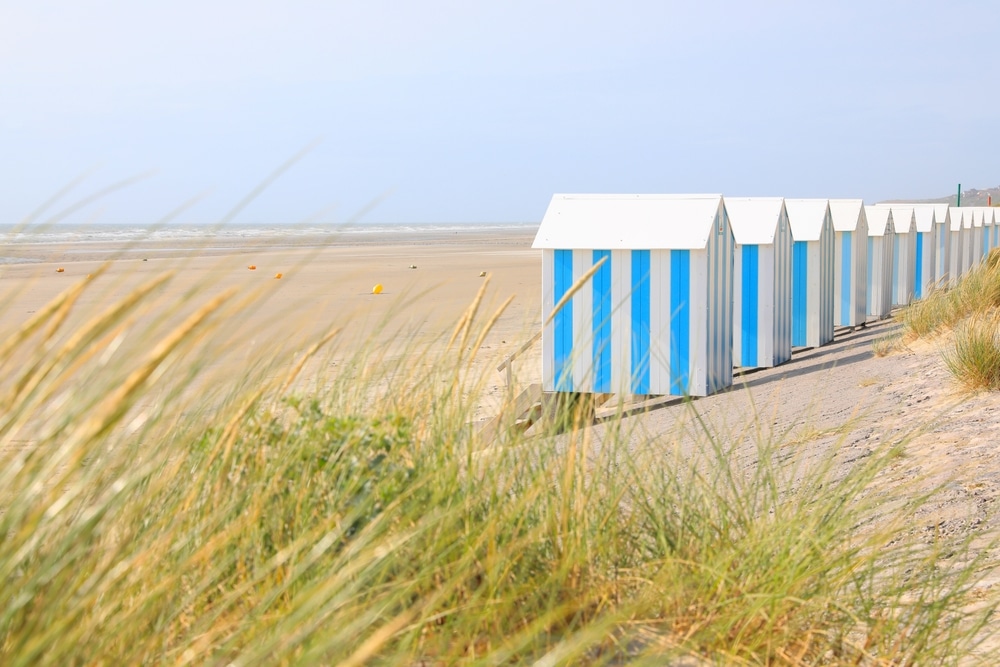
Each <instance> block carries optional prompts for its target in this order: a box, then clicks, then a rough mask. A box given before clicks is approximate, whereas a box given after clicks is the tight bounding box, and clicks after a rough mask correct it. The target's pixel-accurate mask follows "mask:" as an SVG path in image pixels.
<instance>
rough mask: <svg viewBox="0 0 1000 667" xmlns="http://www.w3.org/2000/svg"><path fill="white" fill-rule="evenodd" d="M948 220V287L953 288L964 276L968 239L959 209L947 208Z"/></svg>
mask: <svg viewBox="0 0 1000 667" xmlns="http://www.w3.org/2000/svg"><path fill="white" fill-rule="evenodd" d="M948 220H949V225H950V229H949V231H948V235H949V236H950V237H951V251H950V252H949V253H948V285H949V286H951V287H954V286H955V285H957V284H958V281H959V280H961V279H962V276H964V275H965V271H966V264H965V255H966V252H965V247H966V241H967V239H968V234H967V233H966V226H965V214H964V213H963V211H962V209H961V208H958V207H956V206H949V207H948Z"/></svg>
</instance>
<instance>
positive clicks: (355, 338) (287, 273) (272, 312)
mask: <svg viewBox="0 0 1000 667" xmlns="http://www.w3.org/2000/svg"><path fill="white" fill-rule="evenodd" d="M529 231H530V233H529ZM529 231H522V232H519V233H511V232H509V231H485V232H466V233H458V234H456V233H454V232H452V233H437V234H429V233H426V232H420V233H409V234H407V233H394V234H372V235H336V234H333V235H324V236H316V237H302V236H289V237H287V238H270V239H267V240H266V241H261V240H258V239H254V238H250V239H241V238H233V237H225V238H213V239H211V240H210V241H184V242H178V241H169V242H154V241H140V242H135V243H129V244H125V243H107V242H101V243H72V244H65V245H50V244H39V245H30V244H17V245H11V246H8V247H6V248H4V249H3V253H0V254H3V255H5V256H8V257H9V256H15V257H20V258H22V259H24V260H27V261H26V262H25V263H16V264H4V265H0V331H9V330H11V329H13V328H15V327H17V326H19V325H20V324H22V323H23V322H25V321H26V320H27V319H28V318H29V317H30V316H31V315H32V314H33V313H35V312H37V311H38V310H39V309H40V308H42V307H43V306H44V304H46V303H47V302H49V301H50V300H51V299H53V298H55V297H56V296H57V295H58V294H59V293H60V292H62V291H63V290H65V289H67V288H68V287H69V286H71V285H72V284H74V283H76V282H77V281H81V280H84V279H85V278H86V277H87V276H88V275H94V274H96V273H97V272H98V271H99V270H100V269H101V267H102V266H103V267H105V272H104V273H103V274H101V275H100V276H99V277H97V278H95V279H93V281H92V283H93V284H92V286H91V287H89V288H88V289H87V290H86V292H85V293H84V295H83V296H82V298H81V300H80V304H79V307H78V308H77V309H76V312H77V315H76V318H77V320H76V321H77V322H80V321H82V320H83V319H84V317H85V316H86V315H90V314H93V313H95V312H97V311H98V310H100V309H102V308H104V307H106V305H108V304H110V303H112V302H114V301H116V300H119V299H121V298H123V297H124V296H125V295H126V294H128V293H129V292H130V291H131V290H133V289H134V288H135V287H136V286H138V285H140V284H142V283H144V282H145V281H148V280H150V279H152V278H154V277H156V276H159V275H162V274H164V273H165V272H173V278H172V279H171V280H170V281H169V282H168V283H166V284H165V285H164V286H163V287H162V288H160V289H159V290H157V292H156V303H155V307H154V308H153V309H152V312H150V313H147V314H146V317H148V318H155V317H160V316H164V317H167V318H168V319H169V320H170V321H172V322H179V321H180V318H181V317H182V316H183V315H184V314H185V313H188V312H190V311H191V310H193V309H194V308H195V307H196V306H197V305H198V304H200V303H204V302H205V301H207V300H208V299H209V298H211V297H212V296H214V295H216V294H219V293H220V292H222V291H225V290H227V289H229V288H236V289H237V290H238V295H237V299H240V298H243V297H246V298H249V299H251V301H250V305H249V306H248V307H246V308H241V309H240V312H239V313H238V314H232V315H226V317H228V318H229V320H230V321H227V322H226V327H227V331H226V332H225V334H224V336H225V338H226V340H227V341H228V342H227V344H226V345H224V346H222V348H223V349H220V350H219V351H218V353H217V355H216V356H214V357H213V359H212V360H211V363H210V366H211V368H210V369H209V370H212V371H215V372H218V373H220V374H223V375H232V374H239V373H240V372H241V371H242V370H243V365H244V364H245V363H246V362H247V360H248V359H251V358H254V357H265V358H275V359H284V358H286V357H288V356H289V355H294V354H295V353H297V352H300V351H301V350H303V349H305V348H307V347H308V346H309V345H310V344H311V343H312V342H314V341H315V340H317V339H319V338H320V337H322V336H323V335H324V334H326V333H327V332H329V331H331V330H335V329H336V330H339V333H338V334H337V336H336V337H335V338H334V340H333V342H332V344H331V349H332V350H333V352H332V353H331V354H332V355H333V357H334V360H332V361H331V360H330V359H326V363H327V364H328V365H330V366H332V365H333V364H335V359H336V358H343V357H345V356H349V355H350V354H352V353H353V352H354V351H356V350H357V349H358V348H359V347H361V346H368V347H369V348H370V349H373V350H377V351H378V353H379V354H382V355H384V356H386V357H388V358H390V359H391V358H393V356H398V355H400V354H402V353H403V352H404V351H406V350H413V349H423V348H425V347H426V346H429V345H436V344H437V345H438V346H439V347H440V345H439V343H440V340H441V338H442V336H443V337H444V338H445V340H446V339H447V336H448V335H449V334H450V332H451V331H452V330H453V329H454V327H455V325H456V323H457V322H458V321H459V319H460V317H461V316H462V313H463V312H464V311H465V310H466V309H467V308H468V307H469V306H470V305H471V303H472V302H473V300H474V299H475V297H476V295H477V293H478V292H479V290H480V288H482V286H483V285H484V284H486V285H487V289H486V292H485V296H484V298H483V301H482V305H481V307H480V311H479V316H478V320H477V321H478V322H480V323H482V322H483V321H485V319H486V318H488V317H489V316H490V315H491V314H493V313H494V312H495V311H496V310H497V309H498V308H499V307H500V305H501V304H502V303H503V302H504V300H506V299H507V298H508V297H510V296H513V297H514V300H513V302H512V303H511V304H510V306H509V307H508V308H507V309H506V310H505V311H504V313H503V315H502V316H501V317H500V318H499V319H498V320H497V322H496V324H495V325H494V326H493V328H492V330H491V333H490V335H489V336H488V337H487V338H486V340H484V341H483V344H482V346H481V348H482V349H481V350H480V354H479V355H478V356H477V364H478V365H477V368H481V369H488V368H490V367H492V368H493V370H492V371H491V374H490V375H489V376H488V377H489V378H490V379H491V380H492V381H493V382H492V383H490V384H489V386H488V387H487V388H486V389H487V392H488V393H490V394H492V395H493V396H494V397H496V399H497V400H498V399H499V396H500V395H501V394H502V387H503V384H504V376H503V375H502V374H500V373H498V372H497V371H496V370H495V368H496V365H497V364H498V363H499V360H500V359H502V358H503V357H504V356H505V355H507V354H509V353H511V352H513V351H514V350H516V349H517V348H518V347H519V346H520V345H521V344H522V343H523V342H524V341H526V340H527V339H528V338H530V336H531V333H532V332H533V331H536V330H537V329H538V328H539V326H540V318H541V305H540V298H541V295H540V289H539V284H540V280H541V258H540V255H539V254H538V253H537V252H536V251H533V250H531V248H530V245H531V240H532V238H533V230H529ZM249 266H255V267H256V268H255V270H250V269H249V268H248V267H249ZM411 266H413V267H416V268H410V267H411ZM59 268H62V269H63V271H62V272H57V269H59ZM484 272H485V274H486V276H485V277H482V276H481V275H480V274H481V273H484ZM278 273H280V274H281V275H282V277H281V279H276V278H275V276H276V274H278ZM376 284H381V285H383V291H382V293H381V294H379V295H374V294H372V288H373V286H374V285H376ZM175 310H176V312H174V311H175ZM383 323H386V324H385V325H384V326H382V324H383ZM380 326H382V328H380ZM539 354H540V351H539V350H538V349H537V346H536V348H535V349H533V350H529V351H528V353H527V354H526V355H525V359H526V362H525V363H524V364H519V369H518V370H519V371H520V375H521V377H522V379H524V380H525V381H538V374H539V373H540V370H534V374H533V369H538V367H539V364H538V363H537V359H539ZM309 371H310V372H311V373H312V374H313V375H314V376H315V375H316V374H323V373H326V372H331V373H332V372H335V369H334V368H332V367H331V368H315V367H313V368H310V369H309ZM484 372H486V371H484ZM493 405H495V400H494V401H489V400H487V401H486V403H484V404H483V405H481V406H480V407H479V408H478V409H477V418H486V417H487V416H488V414H489V412H490V411H491V410H492V406H493Z"/></svg>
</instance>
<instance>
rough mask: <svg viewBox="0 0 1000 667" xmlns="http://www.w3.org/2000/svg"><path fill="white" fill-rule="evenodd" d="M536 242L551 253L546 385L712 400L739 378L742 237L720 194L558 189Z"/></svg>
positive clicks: (546, 265)
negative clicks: (736, 271) (737, 243)
mask: <svg viewBox="0 0 1000 667" xmlns="http://www.w3.org/2000/svg"><path fill="white" fill-rule="evenodd" d="M532 247H533V248H538V249H541V250H542V290H543V292H542V321H543V322H546V324H545V326H544V328H543V332H542V386H543V390H547V391H560V392H585V393H620V394H647V395H648V394H660V395H663V394H672V395H692V396H706V395H708V394H712V393H714V392H717V391H719V390H720V389H724V388H726V387H729V386H730V385H731V384H732V378H733V357H732V352H733V329H732V322H733V320H732V304H733V294H732V289H733V235H732V230H731V229H730V227H729V220H728V216H727V214H726V207H725V204H724V202H723V199H722V196H721V195H586V194H583V195H568V194H557V195H554V196H553V197H552V200H551V202H550V203H549V207H548V209H547V211H546V212H545V216H544V217H543V218H542V223H541V225H540V226H539V229H538V233H537V235H536V236H535V241H534V244H533V245H532ZM602 261H603V264H600V267H599V268H598V269H597V270H596V273H594V274H593V277H592V278H591V279H590V280H589V282H588V283H587V284H584V285H583V286H582V287H581V288H580V289H578V290H577V291H576V292H575V294H573V295H572V296H571V297H570V298H568V299H567V300H566V303H565V305H563V306H562V307H561V308H559V309H558V310H556V306H557V305H559V304H560V302H561V301H563V300H564V297H567V295H568V293H569V290H570V289H571V287H572V286H573V285H574V283H576V282H577V281H579V280H580V279H582V278H583V277H584V275H585V274H586V273H587V272H588V271H590V270H591V269H592V268H593V267H594V266H595V265H597V264H599V263H600V262H602Z"/></svg>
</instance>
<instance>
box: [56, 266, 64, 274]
mask: <svg viewBox="0 0 1000 667" xmlns="http://www.w3.org/2000/svg"><path fill="white" fill-rule="evenodd" d="M65 270H66V269H64V268H63V267H61V266H60V267H59V268H58V269H56V273H62V272H63V271H65Z"/></svg>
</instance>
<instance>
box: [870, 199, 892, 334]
mask: <svg viewBox="0 0 1000 667" xmlns="http://www.w3.org/2000/svg"><path fill="white" fill-rule="evenodd" d="M865 217H867V219H868V295H867V297H868V315H869V316H870V317H874V318H875V319H878V320H881V319H885V318H886V317H889V313H890V312H892V251H893V245H894V244H893V242H892V237H893V236H894V235H895V232H894V229H893V223H892V209H889V208H886V207H883V206H865Z"/></svg>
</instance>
